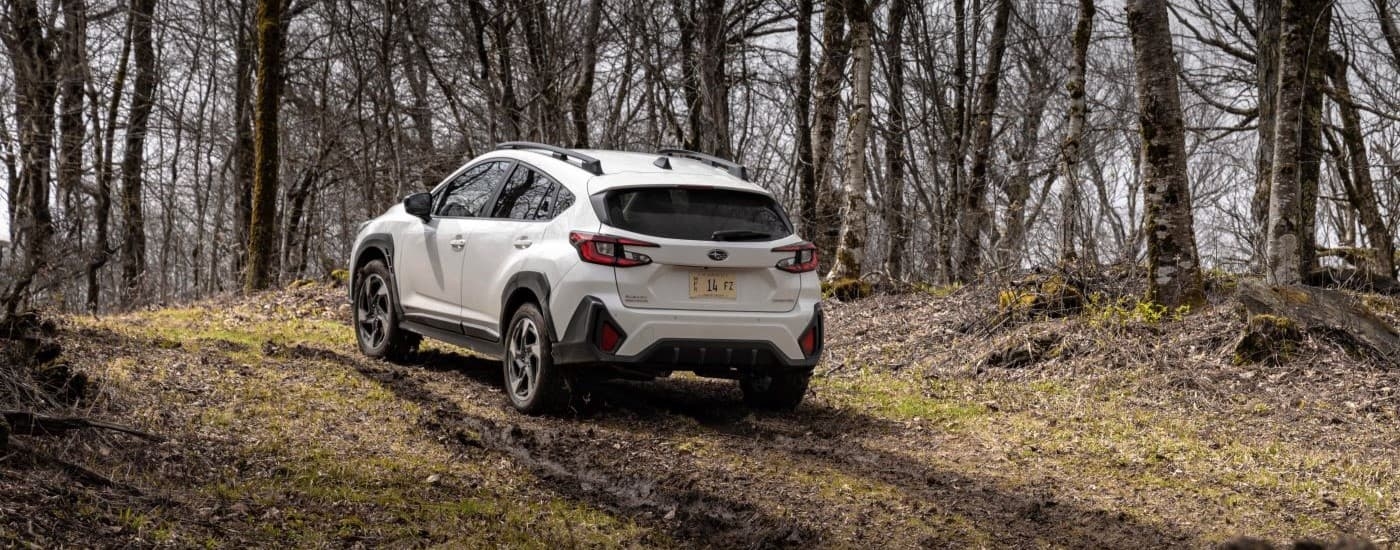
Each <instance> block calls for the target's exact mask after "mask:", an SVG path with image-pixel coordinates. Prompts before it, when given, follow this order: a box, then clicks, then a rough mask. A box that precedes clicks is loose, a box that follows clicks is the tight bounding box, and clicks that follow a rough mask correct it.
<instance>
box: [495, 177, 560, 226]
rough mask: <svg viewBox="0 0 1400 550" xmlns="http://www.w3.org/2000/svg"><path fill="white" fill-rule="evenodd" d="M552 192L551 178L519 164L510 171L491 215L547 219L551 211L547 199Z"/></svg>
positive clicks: (552, 183)
mask: <svg viewBox="0 0 1400 550" xmlns="http://www.w3.org/2000/svg"><path fill="white" fill-rule="evenodd" d="M553 192H554V181H553V180H550V179H549V178H546V177H544V176H541V175H540V174H539V173H537V172H535V171H534V170H531V169H529V168H526V167H524V166H520V167H518V168H516V169H515V172H512V173H511V175H510V180H509V181H507V182H506V185H505V187H504V188H502V189H501V197H500V198H499V199H496V207H495V208H493V209H492V210H491V216H492V217H494V218H510V219H513V220H539V219H548V218H549V217H550V214H551V213H552V210H550V207H549V205H548V203H549V200H548V199H549V196H550V195H551V194H552V193H553ZM541 211H543V212H541ZM541 213H543V215H541Z"/></svg>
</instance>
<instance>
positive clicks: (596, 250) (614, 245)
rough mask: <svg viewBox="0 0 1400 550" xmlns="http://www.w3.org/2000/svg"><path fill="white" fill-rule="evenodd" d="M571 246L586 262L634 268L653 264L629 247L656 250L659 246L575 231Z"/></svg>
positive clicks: (570, 235)
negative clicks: (628, 248)
mask: <svg viewBox="0 0 1400 550" xmlns="http://www.w3.org/2000/svg"><path fill="white" fill-rule="evenodd" d="M569 244H572V245H574V248H577V249H578V257H579V259H582V260H583V261H585V262H588V263H591V264H599V265H610V266H613V267H633V266H639V265H646V264H649V263H651V257H650V256H647V255H646V254H639V253H637V252H633V251H631V250H627V247H629V246H636V247H650V248H656V247H657V246H658V245H656V244H654V243H649V242H645V241H638V240H636V239H628V238H626V237H613V236H610V235H598V234H596V233H585V232H583V231H573V232H570V233H569Z"/></svg>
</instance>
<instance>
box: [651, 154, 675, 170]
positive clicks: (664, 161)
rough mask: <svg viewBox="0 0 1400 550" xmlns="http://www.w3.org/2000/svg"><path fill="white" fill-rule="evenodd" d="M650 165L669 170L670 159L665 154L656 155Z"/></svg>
mask: <svg viewBox="0 0 1400 550" xmlns="http://www.w3.org/2000/svg"><path fill="white" fill-rule="evenodd" d="M652 165H654V166H656V167H657V168H660V169H662V170H670V169H671V159H670V158H668V157H666V156H660V157H657V158H656V160H655V161H653V162H652Z"/></svg>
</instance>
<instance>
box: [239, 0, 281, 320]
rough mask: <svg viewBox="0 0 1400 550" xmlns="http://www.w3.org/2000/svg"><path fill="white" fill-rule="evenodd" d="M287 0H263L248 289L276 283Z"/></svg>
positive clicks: (260, 0)
mask: <svg viewBox="0 0 1400 550" xmlns="http://www.w3.org/2000/svg"><path fill="white" fill-rule="evenodd" d="M283 1H284V0H258V4H257V6H258V12H257V16H256V19H255V20H256V21H257V36H258V77H257V99H256V104H255V107H254V117H253V164H254V170H253V217H252V219H251V223H250V227H249V234H248V275H247V278H246V279H245V281H244V290H245V291H250V292H251V291H254V290H262V289H265V288H267V287H268V286H269V285H270V284H272V282H273V281H272V280H271V274H272V260H273V258H276V257H277V252H276V251H275V250H273V247H274V246H275V243H276V242H277V241H276V239H275V237H276V235H277V169H278V161H279V158H278V149H277V146H278V131H279V128H278V110H279V108H280V107H281V105H280V101H281V97H282V25H283V21H282V10H283V8H284V6H283Z"/></svg>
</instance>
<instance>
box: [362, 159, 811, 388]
mask: <svg viewBox="0 0 1400 550" xmlns="http://www.w3.org/2000/svg"><path fill="white" fill-rule="evenodd" d="M352 254H353V255H352V257H351V263H350V265H351V266H352V269H351V273H352V279H351V284H350V289H351V291H350V292H351V300H352V302H353V305H354V307H353V311H354V326H355V329H356V330H355V333H356V337H357V339H358V341H359V346H360V350H361V351H362V352H364V353H365V354H366V355H369V356H371V357H380V358H386V359H391V360H401V359H405V358H406V357H407V356H408V355H410V354H412V353H413V352H414V351H415V350H416V348H417V346H418V344H419V343H420V341H421V339H422V337H424V336H426V337H429V338H433V339H437V340H442V341H445V342H448V343H451V344H455V345H459V346H462V347H465V348H468V349H470V350H471V351H473V352H475V353H477V354H479V355H484V356H489V357H499V358H500V359H501V361H502V364H503V370H504V382H505V388H504V389H505V393H506V395H507V396H509V398H510V402H511V404H512V405H514V406H515V407H516V408H517V409H519V410H520V411H523V412H526V413H538V412H543V411H547V410H552V409H553V410H557V409H559V408H561V407H563V406H567V405H569V404H570V403H572V402H573V401H572V397H571V396H575V395H577V394H579V393H581V392H579V388H581V387H585V386H584V385H583V384H584V383H586V382H589V381H592V380H598V379H607V378H632V379H641V380H649V379H652V378H656V377H663V376H669V375H670V374H671V373H672V372H674V371H690V372H694V373H695V374H696V375H698V376H703V377H712V378H727V379H733V380H738V382H739V385H740V387H741V388H742V391H743V394H744V398H745V401H746V402H748V403H749V404H750V405H751V406H755V407H760V408H772V409H792V408H795V407H796V406H797V405H798V404H799V403H800V402H801V401H802V398H803V395H804V394H805V393H806V391H807V384H808V380H809V379H810V378H811V374H812V368H813V367H814V366H815V365H816V363H817V360H818V357H819V356H820V354H821V351H822V312H821V305H820V300H821V292H820V288H819V284H818V278H817V273H816V269H817V249H816V247H815V246H813V245H812V244H811V243H809V242H807V241H804V240H802V239H801V238H799V237H798V236H797V235H795V234H794V232H793V226H792V222H791V221H789V219H788V216H787V214H786V213H785V211H784V209H783V208H782V206H781V205H780V204H779V203H778V201H776V200H774V198H773V196H772V194H770V193H769V192H767V191H765V190H764V189H763V188H761V187H759V186H757V185H754V184H753V183H750V182H749V181H748V172H747V169H746V168H745V167H743V166H739V165H737V164H735V163H732V162H730V161H727V160H724V159H720V158H716V157H713V156H710V155H705V154H702V153H695V152H691V151H684V150H679V149H662V150H660V151H659V152H657V153H655V154H646V153H634V152H619V151H590V150H570V149H563V148H559V147H554V146H549V145H544V144H538V143H525V142H511V143H503V144H501V145H500V146H498V148H497V149H496V150H494V151H491V152H489V153H487V154H484V155H481V156H479V157H477V158H475V159H473V160H472V161H471V162H468V163H467V164H466V165H465V166H463V167H461V168H460V169H458V170H457V171H456V172H454V173H453V174H452V175H450V176H448V177H447V178H446V179H444V180H443V181H442V182H441V183H439V184H438V185H437V186H436V187H435V188H434V189H433V190H432V191H431V192H428V193H416V194H412V195H409V196H407V197H406V198H404V200H403V202H402V203H401V204H397V205H395V206H393V207H392V208H390V209H389V210H388V211H387V212H385V213H384V214H383V215H382V216H379V217H378V218H375V219H373V220H370V221H368V222H365V223H364V225H362V226H361V227H360V230H359V233H358V235H357V236H356V238H355V243H354V247H353V252H352Z"/></svg>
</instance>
